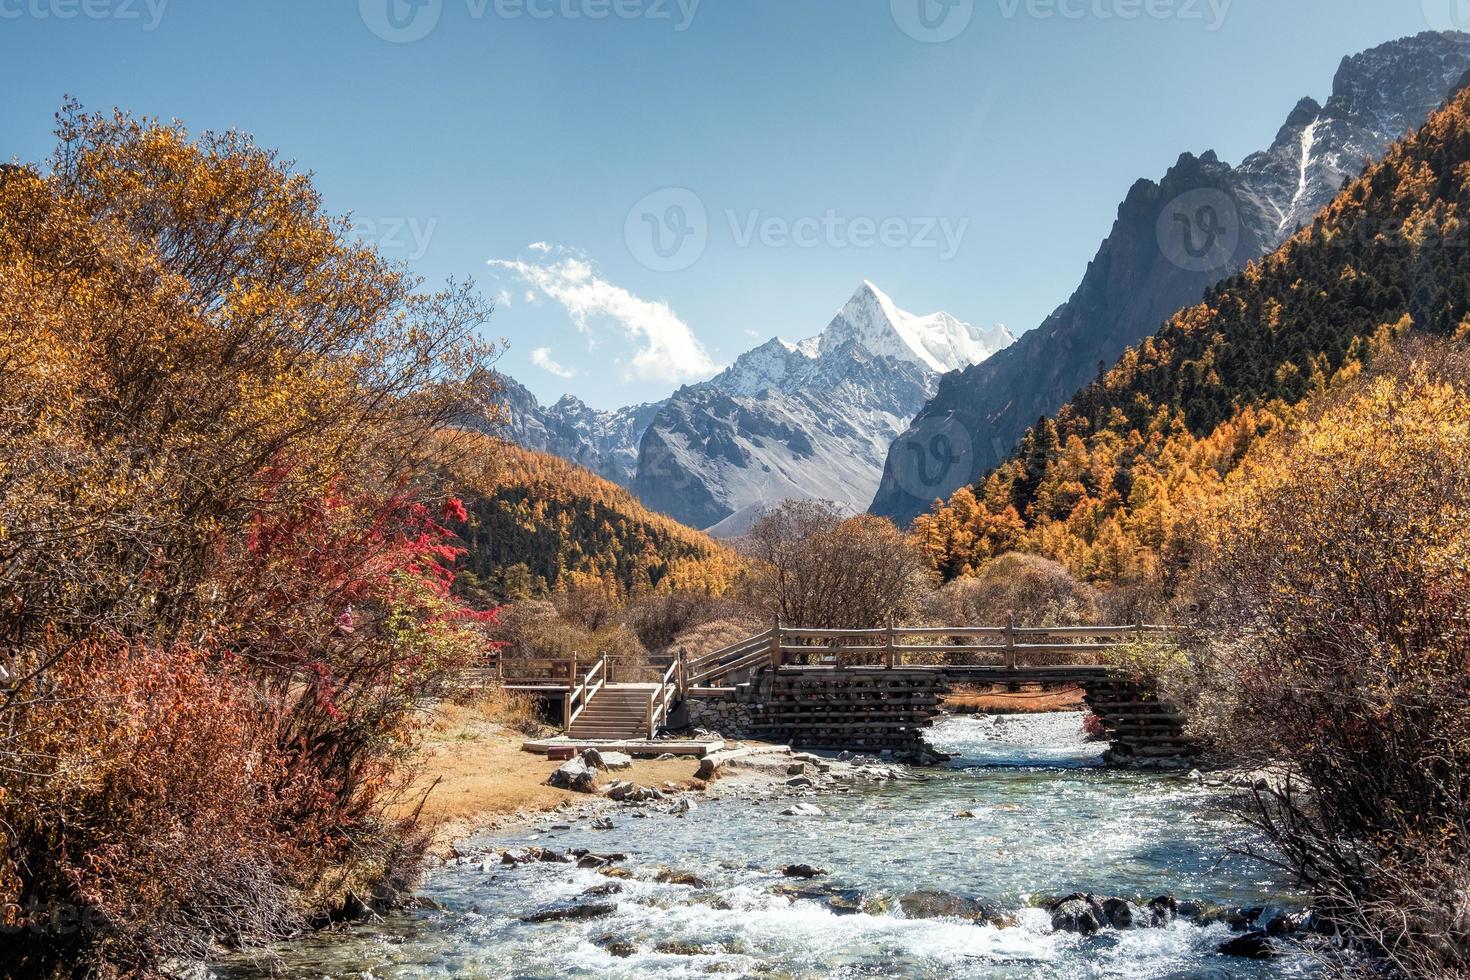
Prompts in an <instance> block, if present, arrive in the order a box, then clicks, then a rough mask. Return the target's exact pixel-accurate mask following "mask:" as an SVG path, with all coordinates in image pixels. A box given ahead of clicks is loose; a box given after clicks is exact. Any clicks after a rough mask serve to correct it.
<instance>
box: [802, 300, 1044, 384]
mask: <svg viewBox="0 0 1470 980" xmlns="http://www.w3.org/2000/svg"><path fill="white" fill-rule="evenodd" d="M1015 339H1016V338H1015V337H1013V336H1011V332H1010V331H1009V330H1007V329H1006V328H1005V327H1004V326H1003V325H1000V324H997V325H996V326H994V327H991V328H990V329H988V330H987V329H984V328H981V327H975V326H971V325H970V324H968V323H964V322H962V321H960V320H958V319H956V318H955V317H952V316H950V315H949V314H948V313H931V314H929V315H928V316H918V315H916V314H913V313H908V312H905V311H904V310H901V309H899V308H898V306H897V305H896V304H895V303H894V302H893V300H892V299H890V298H889V297H888V295H887V294H886V293H884V292H883V291H882V290H881V289H879V288H878V287H877V286H875V285H873V283H871V282H869V281H867V280H864V281H863V284H862V285H861V286H859V287H858V290H857V292H855V293H854V294H853V295H852V298H851V299H849V300H848V301H847V304H846V305H845V306H843V307H842V309H841V310H839V311H838V313H837V316H836V317H834V318H833V320H832V322H831V323H830V324H828V326H827V329H826V330H824V331H823V332H822V334H821V336H820V337H819V338H818V348H819V349H820V350H822V351H826V350H831V349H834V348H837V347H840V346H842V345H843V344H844V343H846V342H847V341H849V340H851V341H856V342H857V343H858V344H860V345H861V346H863V347H864V348H866V349H867V350H868V351H869V352H870V353H873V354H877V355H879V356H887V357H893V358H896V359H898V360H901V361H909V362H911V363H914V364H918V365H921V366H922V367H925V368H927V369H928V370H930V371H933V372H935V373H937V374H943V373H945V372H948V371H956V370H959V369H960V368H966V367H969V366H970V365H971V364H979V363H980V362H981V361H983V360H985V359H986V358H988V357H990V355H992V354H994V353H995V352H996V351H998V350H1001V349H1002V348H1004V347H1008V346H1009V345H1010V344H1011V343H1012V342H1013V341H1015Z"/></svg>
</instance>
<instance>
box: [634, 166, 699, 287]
mask: <svg viewBox="0 0 1470 980" xmlns="http://www.w3.org/2000/svg"><path fill="white" fill-rule="evenodd" d="M623 241H625V242H626V243H627V245H628V251H629V253H631V254H632V256H633V258H635V259H637V260H638V261H639V262H640V263H642V264H643V265H644V266H645V267H646V268H649V269H652V270H653V271H654V272H682V271H684V270H685V269H687V268H689V267H690V266H692V265H694V263H696V262H698V261H699V260H700V258H701V257H702V256H703V255H704V250H705V248H706V247H708V246H709V212H708V211H706V210H705V207H704V202H703V201H701V200H700V199H699V195H698V194H696V193H694V192H693V191H691V190H689V189H688V188H685V187H665V188H663V189H662V190H657V191H654V192H653V193H652V194H649V195H647V196H646V197H644V198H643V199H642V200H640V201H639V202H638V203H637V204H635V205H633V207H632V209H631V210H629V211H628V217H627V220H626V221H624V223H623Z"/></svg>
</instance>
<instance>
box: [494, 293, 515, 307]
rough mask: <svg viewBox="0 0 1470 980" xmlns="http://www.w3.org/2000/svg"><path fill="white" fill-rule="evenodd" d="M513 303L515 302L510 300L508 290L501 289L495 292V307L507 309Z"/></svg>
mask: <svg viewBox="0 0 1470 980" xmlns="http://www.w3.org/2000/svg"><path fill="white" fill-rule="evenodd" d="M514 305H515V303H514V302H513V301H512V299H511V295H510V292H509V291H508V290H504V289H502V290H501V291H500V292H498V293H496V294H495V308H496V309H509V308H510V307H512V306H514Z"/></svg>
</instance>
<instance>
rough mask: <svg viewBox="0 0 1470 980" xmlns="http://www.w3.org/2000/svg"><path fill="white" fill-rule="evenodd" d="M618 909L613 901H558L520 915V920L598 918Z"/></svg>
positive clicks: (565, 920) (561, 920)
mask: <svg viewBox="0 0 1470 980" xmlns="http://www.w3.org/2000/svg"><path fill="white" fill-rule="evenodd" d="M617 910H618V907H617V904H616V903H614V902H585V903H584V902H558V903H557V904H555V905H548V906H547V907H546V908H544V909H541V910H539V911H536V912H532V913H530V914H529V915H523V916H521V921H522V922H571V921H580V920H582V919H599V918H601V917H602V916H604V915H612V914H613V913H614V912H616V911H617Z"/></svg>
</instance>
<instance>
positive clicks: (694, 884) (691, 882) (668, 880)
mask: <svg viewBox="0 0 1470 980" xmlns="http://www.w3.org/2000/svg"><path fill="white" fill-rule="evenodd" d="M653 880H654V881H656V882H658V883H659V884H661V885H687V886H689V887H690V888H708V887H709V882H707V881H705V880H704V879H703V878H701V877H700V876H699V875H697V874H694V873H693V872H690V871H670V870H669V869H668V868H665V869H664V870H662V871H660V872H659V873H658V874H656V875H654V876H653Z"/></svg>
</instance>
